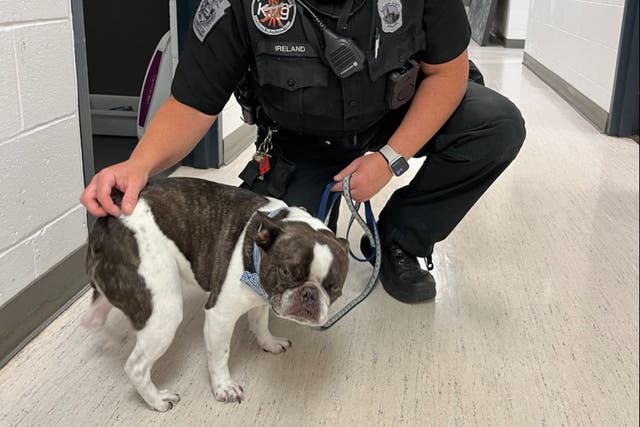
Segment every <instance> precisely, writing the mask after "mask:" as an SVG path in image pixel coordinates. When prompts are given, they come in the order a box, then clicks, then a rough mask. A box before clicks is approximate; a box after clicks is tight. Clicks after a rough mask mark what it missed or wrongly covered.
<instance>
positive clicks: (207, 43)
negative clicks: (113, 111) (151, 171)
mask: <svg viewBox="0 0 640 427" xmlns="http://www.w3.org/2000/svg"><path fill="white" fill-rule="evenodd" d="M205 1H211V0H205ZM394 1H402V2H404V4H405V5H408V4H409V0H394ZM376 2H379V0H355V1H354V6H353V9H352V13H353V16H351V17H350V18H349V20H348V21H347V28H346V29H341V30H340V31H338V29H337V28H336V26H337V21H338V20H337V19H336V18H337V14H336V11H337V10H338V7H337V6H336V5H327V4H317V3H314V2H313V1H311V0H307V3H309V4H311V5H313V7H314V8H315V9H316V12H317V13H318V15H319V16H320V17H321V18H322V19H323V21H324V22H325V23H326V24H327V25H328V26H329V27H330V28H332V29H333V30H335V31H338V32H340V33H341V34H342V35H343V36H345V37H350V38H352V39H354V41H355V42H356V43H357V44H358V46H360V47H361V49H363V50H366V51H367V54H368V56H369V62H370V63H371V64H372V65H370V68H371V69H373V70H374V71H370V73H371V74H375V73H376V72H375V65H373V62H374V61H371V59H372V58H371V55H372V53H371V52H372V51H373V49H374V47H373V46H365V45H369V44H370V43H369V32H370V28H369V27H370V25H369V24H368V23H369V22H371V18H372V15H371V14H372V13H375V4H376ZM411 2H413V0H411ZM214 3H218V4H226V5H227V7H226V9H225V8H219V9H218V10H217V11H216V12H217V13H218V16H217V17H216V18H217V19H214V21H215V23H214V24H213V26H212V27H211V28H210V29H209V28H207V29H208V32H206V33H204V37H203V41H201V40H199V38H198V37H196V35H195V32H194V31H193V30H192V31H189V38H188V40H187V42H186V44H185V49H184V51H183V52H182V54H181V56H180V62H179V64H178V68H177V70H176V75H175V77H174V80H173V85H172V88H171V91H172V94H173V96H174V97H175V98H176V99H177V100H178V101H180V102H182V103H184V104H186V105H189V106H191V107H193V108H195V109H197V110H199V111H201V112H203V113H206V114H219V113H220V112H221V111H222V109H223V108H224V106H225V104H226V103H227V101H228V99H229V97H230V96H231V94H232V93H233V90H234V88H235V87H236V85H237V84H238V81H239V79H240V78H241V77H242V76H243V75H244V74H245V72H246V70H247V69H248V68H249V66H251V65H253V64H254V63H255V52H254V51H253V46H254V45H255V43H254V42H252V34H254V33H255V32H256V30H255V28H250V27H249V25H251V24H252V22H251V21H250V20H249V19H248V18H247V16H248V15H247V13H251V12H250V11H247V10H244V8H245V7H248V5H250V4H251V1H248V0H246V1H242V0H241V1H238V0H228V3H227V0H214ZM372 4H373V5H374V6H373V7H372V6H371V5H372ZM406 7H408V6H405V8H406ZM411 7H415V6H411ZM298 8H300V7H298ZM221 11H224V14H223V15H222V16H220V12H221ZM358 11H360V12H358ZM299 13H300V11H298V14H299ZM358 13H360V15H358ZM363 13H365V15H364V16H363V15H362V14H363ZM405 19H406V18H405ZM248 21H249V23H248ZM421 26H422V32H423V34H424V40H420V42H421V45H422V47H423V49H421V51H420V52H419V53H418V55H417V57H418V59H420V60H421V61H424V62H427V63H430V64H440V63H444V62H447V61H450V60H452V59H454V58H456V57H457V56H459V55H460V54H461V53H462V52H463V51H464V50H465V49H466V48H467V45H468V43H469V38H470V31H469V24H468V21H467V16H466V13H465V10H464V7H463V5H462V2H461V0H425V1H424V8H423V16H422V20H421ZM202 35H203V33H201V36H202ZM391 36H394V35H393V34H391ZM263 37H264V36H263ZM254 38H255V36H254ZM390 40H391V41H390V42H389V43H390V45H393V39H390ZM395 59H396V58H394V61H395ZM332 77H333V78H334V80H332V81H330V82H329V84H328V87H327V88H326V91H325V92H324V93H326V96H324V97H322V98H323V99H317V101H315V102H317V103H320V104H324V107H323V105H320V104H318V105H316V106H315V107H314V108H312V109H310V112H307V113H303V112H302V111H300V110H302V109H301V108H299V107H298V108H297V110H298V111H297V112H296V113H297V114H298V117H297V118H296V120H292V121H290V123H292V124H293V123H295V124H298V123H300V126H298V129H294V130H298V131H305V130H308V129H310V128H314V127H315V128H318V127H322V128H323V129H326V130H327V134H337V133H349V132H353V131H358V130H361V129H362V128H364V127H366V126H368V125H371V124H373V123H374V122H375V121H376V120H379V119H380V118H381V117H382V116H381V114H382V113H380V112H379V111H373V110H372V109H373V107H370V108H369V111H367V108H366V107H367V106H369V105H374V104H375V102H374V103H371V102H366V103H365V104H366V105H360V104H363V102H357V101H356V100H355V98H356V95H357V93H358V92H362V91H367V89H368V88H367V87H359V86H362V85H363V84H362V83H360V84H358V85H355V89H354V85H353V84H351V85H350V84H349V78H347V79H344V80H343V81H340V80H338V79H337V77H335V76H332ZM372 77H374V78H378V79H379V76H375V75H373V76H372ZM352 82H353V80H352ZM374 83H376V82H375V81H374V82H370V83H368V84H370V85H372V86H370V89H371V90H372V91H373V90H374V88H375V84H374ZM381 84H382V85H383V84H384V83H381ZM378 86H380V85H378ZM272 89H273V88H272ZM283 90H284V89H283ZM271 93H274V92H273V91H272V92H271ZM289 96H290V97H289V98H288V99H295V98H291V95H290V94H289ZM381 102H382V101H381ZM323 108H324V110H323ZM295 109H296V108H293V110H295ZM379 109H380V108H378V110H379ZM327 112H336V114H338V115H339V116H341V117H342V119H341V120H331V119H330V118H329V116H328V114H327ZM292 113H293V112H292ZM314 114H315V116H314ZM323 114H325V115H326V116H327V117H326V118H324V117H323ZM306 116H313V117H312V119H309V118H308V117H306ZM276 121H278V120H276ZM334 122H335V123H334ZM291 127H294V126H293V125H292V126H291ZM310 133H318V132H313V131H312V132H310Z"/></svg>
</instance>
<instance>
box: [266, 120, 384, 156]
mask: <svg viewBox="0 0 640 427" xmlns="http://www.w3.org/2000/svg"><path fill="white" fill-rule="evenodd" d="M379 127H380V126H379V125H378V124H375V125H373V126H371V127H369V128H368V129H366V130H364V131H362V132H354V133H348V134H345V135H342V136H318V135H309V134H304V133H300V132H295V131H289V130H286V129H279V130H278V133H277V134H276V135H275V138H274V144H275V145H282V146H291V147H290V148H294V147H293V145H295V146H296V147H295V148H299V149H309V148H310V146H311V145H313V146H315V147H314V148H316V149H318V150H323V149H328V150H331V151H335V150H338V151H364V150H368V149H375V148H379V147H376V146H377V145H378V144H377V143H376V141H375V139H376V138H375V136H376V134H377V133H378V131H379Z"/></svg>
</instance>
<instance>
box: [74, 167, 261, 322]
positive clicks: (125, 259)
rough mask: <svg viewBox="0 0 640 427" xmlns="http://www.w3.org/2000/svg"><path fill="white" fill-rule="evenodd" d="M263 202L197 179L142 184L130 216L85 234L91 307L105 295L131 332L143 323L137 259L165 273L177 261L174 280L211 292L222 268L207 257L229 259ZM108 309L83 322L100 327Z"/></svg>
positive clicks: (145, 306) (147, 306)
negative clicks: (218, 255) (127, 321)
mask: <svg viewBox="0 0 640 427" xmlns="http://www.w3.org/2000/svg"><path fill="white" fill-rule="evenodd" d="M120 199H121V198H120V197H117V198H116V203H119V201H120ZM267 202H268V200H267V199H265V198H264V197H262V196H259V195H256V194H254V193H251V192H250V191H247V190H244V189H239V188H236V187H230V186H227V185H223V184H218V183H215V182H211V181H206V180H202V179H195V178H170V179H164V180H160V181H156V182H154V183H151V184H149V185H148V186H147V187H146V188H145V189H144V190H143V191H142V192H141V193H140V198H139V202H138V204H137V206H136V209H135V210H134V212H133V214H132V215H131V216H129V217H124V216H123V217H120V218H115V217H112V216H107V217H103V218H99V219H98V220H97V222H96V224H95V226H94V227H93V230H92V231H91V233H90V235H89V242H88V251H87V259H86V268H87V273H88V275H89V278H90V279H91V282H92V285H93V287H94V289H95V292H96V294H95V295H94V306H96V307H97V308H100V307H102V306H103V305H104V304H102V305H100V304H97V303H100V302H101V301H100V298H99V297H100V295H104V296H106V298H107V300H108V301H109V302H110V303H111V305H113V306H115V307H117V308H119V309H120V310H122V311H123V312H124V313H125V314H126V315H127V317H129V319H130V320H131V322H132V324H133V326H134V327H135V328H136V329H141V328H142V327H143V326H144V325H145V322H146V321H147V319H148V318H149V316H151V313H152V303H151V295H150V292H151V290H150V289H149V283H146V282H145V278H144V277H142V276H141V265H140V264H141V256H142V257H143V258H146V259H150V260H152V261H149V262H148V263H149V264H151V265H150V266H149V268H150V269H153V270H155V272H157V271H160V270H162V271H164V274H165V275H166V274H169V273H170V272H173V273H175V272H174V270H176V269H175V268H174V266H175V264H176V263H177V270H176V271H177V272H178V273H179V274H180V276H181V277H177V278H176V279H178V280H179V279H180V278H182V279H183V280H186V281H191V282H195V283H197V284H198V285H199V286H200V287H202V288H203V289H204V290H206V291H209V292H217V291H218V289H216V285H218V284H220V283H222V281H223V279H224V275H225V273H226V271H227V268H228V263H225V262H218V263H212V262H211V260H210V259H207V258H206V254H208V253H228V254H231V253H232V252H233V249H234V245H235V243H236V242H237V240H238V236H239V235H240V233H241V232H242V230H243V229H244V227H245V225H246V223H247V221H248V220H249V218H250V217H251V215H253V213H254V212H255V211H256V210H257V209H258V208H259V207H260V206H263V205H265V204H266V203H267ZM239 206H240V207H241V209H238V207H239ZM141 246H142V247H141ZM161 260H162V261H161ZM142 267H143V269H144V268H145V265H143V266H142ZM148 274H153V273H152V272H148ZM105 310H106V312H105ZM107 312H108V309H106V308H104V309H103V310H97V311H96V312H95V313H93V315H91V313H89V314H88V315H87V316H89V318H88V319H87V316H85V320H86V322H85V323H87V324H88V325H90V326H100V325H101V323H103V322H104V319H105V318H106V313H107Z"/></svg>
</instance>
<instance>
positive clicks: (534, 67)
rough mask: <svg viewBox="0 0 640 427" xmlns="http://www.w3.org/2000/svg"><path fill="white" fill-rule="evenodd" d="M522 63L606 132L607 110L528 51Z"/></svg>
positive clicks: (599, 128)
mask: <svg viewBox="0 0 640 427" xmlns="http://www.w3.org/2000/svg"><path fill="white" fill-rule="evenodd" d="M522 63H523V64H524V66H525V67H527V68H528V69H530V70H531V71H532V72H533V73H534V74H535V75H536V76H538V77H539V78H540V79H541V80H542V81H543V82H545V83H546V84H547V85H549V86H550V87H551V88H552V89H553V90H555V91H556V92H557V93H558V95H560V96H561V97H562V98H563V99H564V100H565V101H567V102H568V103H569V105H571V106H572V107H573V108H574V109H575V110H576V111H578V112H579V113H580V114H581V115H582V116H584V117H585V118H586V119H587V120H589V121H590V122H591V123H592V124H593V125H594V126H595V127H596V128H598V130H600V131H601V132H605V130H606V129H607V123H608V122H609V113H608V112H607V111H605V110H604V109H603V108H602V107H600V106H599V105H598V104H596V103H595V102H593V101H592V100H591V99H589V98H587V97H586V96H585V95H584V94H583V93H582V92H580V91H579V90H578V89H576V88H574V87H573V86H571V85H570V84H569V83H568V82H567V81H566V80H564V79H563V78H562V77H560V76H559V75H557V74H556V73H554V72H553V71H551V70H550V69H548V68H547V67H545V66H544V65H542V64H541V63H540V62H538V61H537V60H536V59H535V58H533V57H532V56H531V55H529V54H528V53H527V52H524V56H523V60H522Z"/></svg>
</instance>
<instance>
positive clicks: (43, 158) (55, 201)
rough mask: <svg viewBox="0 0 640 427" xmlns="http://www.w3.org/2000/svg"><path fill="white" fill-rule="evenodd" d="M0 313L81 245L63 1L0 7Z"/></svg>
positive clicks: (15, 1) (23, 0)
mask: <svg viewBox="0 0 640 427" xmlns="http://www.w3.org/2000/svg"><path fill="white" fill-rule="evenodd" d="M0 112H1V113H0V306H1V305H2V304H3V303H5V302H6V301H8V300H9V299H10V298H11V297H12V296H14V295H15V294H16V293H18V292H19V291H20V290H22V289H23V288H24V287H25V286H27V285H28V284H29V283H30V282H32V281H33V280H35V279H36V278H37V277H39V276H41V275H42V274H43V273H45V272H46V271H47V270H49V269H50V268H51V267H53V266H54V265H55V264H56V263H58V262H59V261H61V260H62V259H64V258H65V257H66V256H67V255H69V254H70V253H71V252H73V251H74V250H75V249H77V248H78V247H79V246H80V245H82V244H83V243H84V241H85V240H86V236H87V231H86V219H85V212H84V209H83V208H82V207H81V206H80V204H79V203H78V196H79V195H80V192H81V190H82V185H83V176H82V158H81V148H80V131H79V126H78V113H77V89H76V77H75V62H74V49H73V34H72V23H71V12H70V4H69V0H30V1H27V0H0Z"/></svg>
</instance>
